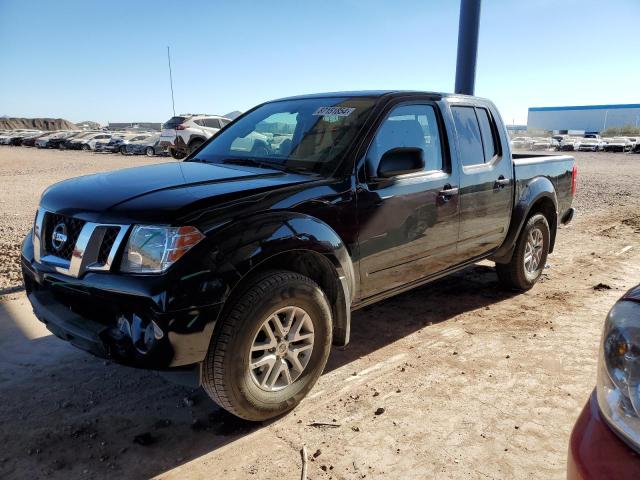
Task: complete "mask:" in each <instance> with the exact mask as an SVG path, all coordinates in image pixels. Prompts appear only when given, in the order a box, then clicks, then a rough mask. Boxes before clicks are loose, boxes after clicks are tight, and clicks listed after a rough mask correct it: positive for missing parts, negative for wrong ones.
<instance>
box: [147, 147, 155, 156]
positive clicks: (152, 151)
mask: <svg viewBox="0 0 640 480" xmlns="http://www.w3.org/2000/svg"><path fill="white" fill-rule="evenodd" d="M145 153H146V154H147V157H153V156H154V155H155V154H156V152H155V151H154V150H153V147H147V148H146V149H145Z"/></svg>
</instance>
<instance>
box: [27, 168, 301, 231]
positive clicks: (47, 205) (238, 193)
mask: <svg viewBox="0 0 640 480" xmlns="http://www.w3.org/2000/svg"><path fill="white" fill-rule="evenodd" d="M307 181H310V177H308V176H305V175H298V174H290V173H284V172H281V171H278V170H271V169H264V168H253V167H244V166H242V167H241V166H236V165H214V164H206V163H195V162H169V163H161V164H156V165H148V166H144V167H136V168H127V169H123V170H115V171H112V172H106V173H99V174H95V175H86V176H83V177H78V178H73V179H70V180H65V181H63V182H60V183H57V184H55V185H52V186H51V187H49V188H48V189H47V190H46V191H45V192H44V193H43V195H42V199H41V202H40V206H41V207H42V208H44V209H45V210H48V211H52V212H56V213H60V214H63V215H74V216H77V217H78V218H82V219H84V220H87V221H95V222H105V223H107V222H113V223H118V222H122V223H130V221H140V222H158V221H162V222H163V223H167V222H171V221H172V220H173V219H174V218H175V217H176V216H177V215H180V214H184V211H185V210H189V208H188V207H189V206H190V205H193V204H194V203H196V202H202V201H203V200H206V202H207V203H211V202H214V203H218V202H220V203H222V202H226V201H227V200H229V199H230V198H235V197H247V196H248V195H250V194H252V193H255V192H263V191H270V190H274V189H278V188H283V187H287V186H290V185H294V184H298V183H304V182H307Z"/></svg>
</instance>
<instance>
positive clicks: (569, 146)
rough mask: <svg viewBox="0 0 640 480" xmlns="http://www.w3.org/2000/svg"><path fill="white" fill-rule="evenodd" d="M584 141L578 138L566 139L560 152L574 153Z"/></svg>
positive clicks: (561, 145)
mask: <svg viewBox="0 0 640 480" xmlns="http://www.w3.org/2000/svg"><path fill="white" fill-rule="evenodd" d="M583 140H584V139H582V138H577V137H565V138H564V139H563V140H562V141H561V142H560V150H562V151H564V152H567V151H569V152H572V151H574V150H578V149H579V148H580V145H581V144H582V141H583Z"/></svg>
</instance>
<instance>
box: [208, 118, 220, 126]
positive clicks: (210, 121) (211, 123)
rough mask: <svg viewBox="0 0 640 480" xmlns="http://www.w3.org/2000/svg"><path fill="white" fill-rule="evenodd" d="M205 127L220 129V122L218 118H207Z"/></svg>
mask: <svg viewBox="0 0 640 480" xmlns="http://www.w3.org/2000/svg"><path fill="white" fill-rule="evenodd" d="M204 126H205V127H210V128H220V121H219V120H218V119H217V118H205V119H204Z"/></svg>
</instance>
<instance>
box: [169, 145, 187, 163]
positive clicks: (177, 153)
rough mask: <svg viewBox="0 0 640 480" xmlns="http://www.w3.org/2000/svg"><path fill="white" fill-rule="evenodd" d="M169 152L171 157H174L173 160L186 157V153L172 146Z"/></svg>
mask: <svg viewBox="0 0 640 480" xmlns="http://www.w3.org/2000/svg"><path fill="white" fill-rule="evenodd" d="M169 153H170V154H171V157H172V158H174V159H175V160H182V159H183V158H184V157H186V155H185V154H184V153H183V152H180V151H178V150H176V149H174V148H170V149H169Z"/></svg>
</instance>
